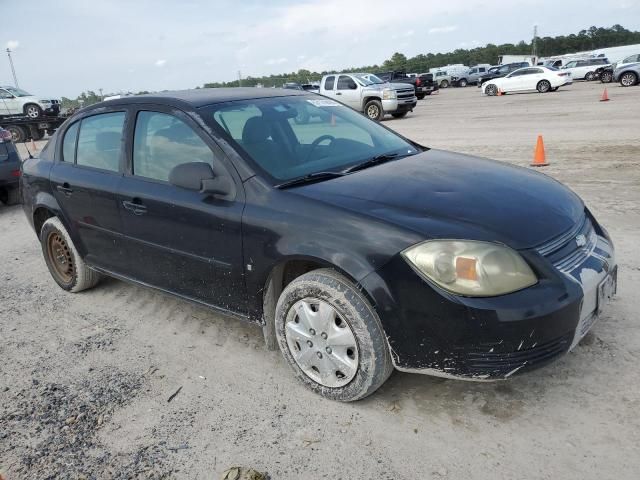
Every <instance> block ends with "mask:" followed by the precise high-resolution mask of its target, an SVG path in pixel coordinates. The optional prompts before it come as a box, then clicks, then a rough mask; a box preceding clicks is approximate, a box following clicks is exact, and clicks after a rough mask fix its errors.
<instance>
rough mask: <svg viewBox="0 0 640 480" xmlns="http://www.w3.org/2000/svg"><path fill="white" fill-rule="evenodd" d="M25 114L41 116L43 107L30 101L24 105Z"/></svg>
mask: <svg viewBox="0 0 640 480" xmlns="http://www.w3.org/2000/svg"><path fill="white" fill-rule="evenodd" d="M24 114H25V115H26V116H27V117H29V118H40V117H41V116H42V109H41V108H40V106H38V105H36V104H35V103H28V104H26V105H25V106H24Z"/></svg>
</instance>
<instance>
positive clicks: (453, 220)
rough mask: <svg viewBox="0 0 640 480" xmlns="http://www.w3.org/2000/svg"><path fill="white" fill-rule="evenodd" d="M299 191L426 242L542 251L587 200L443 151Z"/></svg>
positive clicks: (530, 175)
mask: <svg viewBox="0 0 640 480" xmlns="http://www.w3.org/2000/svg"><path fill="white" fill-rule="evenodd" d="M291 191H292V192H295V193H296V194H299V195H303V196H306V197H308V198H313V199H315V200H319V201H322V202H324V203H328V204H332V205H334V206H336V207H339V208H343V209H346V210H349V211H352V212H356V213H359V214H362V215H367V216H370V217H374V218H376V219H379V220H383V221H385V222H388V223H391V224H394V225H396V226H398V227H400V228H405V229H410V230H413V231H414V232H417V233H419V234H421V235H422V236H423V237H424V238H425V239H429V238H465V239H472V240H484V241H497V242H501V243H504V244H506V245H509V246H511V247H512V248H515V249H526V248H531V247H535V246H538V245H541V244H543V243H545V242H547V241H549V240H551V239H552V238H554V237H556V236H558V235H560V234H562V233H564V232H566V231H567V230H569V229H570V228H571V227H573V226H574V225H575V224H576V223H577V222H578V221H579V220H581V218H582V216H583V215H584V204H583V203H582V201H581V200H580V198H579V197H578V196H577V195H576V194H574V193H573V192H572V191H571V190H569V189H568V188H567V187H565V186H564V185H562V184H560V183H559V182H557V181H556V180H554V179H552V178H551V177H548V176H546V175H544V174H541V173H538V172H534V171H531V170H528V169H525V168H521V167H516V166H513V165H509V164H505V163H502V162H498V161H494V160H488V159H483V158H477V157H472V156H468V155H462V154H456V153H452V152H446V151H442V150H428V151H426V152H423V153H420V154H418V155H413V156H410V157H405V158H402V159H399V160H395V161H390V162H387V163H384V164H381V165H377V166H374V167H371V168H368V169H365V170H360V171H357V172H355V173H353V174H350V175H346V176H344V177H339V178H335V179H332V180H328V181H324V182H319V183H315V184H309V185H304V186H301V187H297V188H295V189H292V190H291ZM371 240H372V241H375V239H371Z"/></svg>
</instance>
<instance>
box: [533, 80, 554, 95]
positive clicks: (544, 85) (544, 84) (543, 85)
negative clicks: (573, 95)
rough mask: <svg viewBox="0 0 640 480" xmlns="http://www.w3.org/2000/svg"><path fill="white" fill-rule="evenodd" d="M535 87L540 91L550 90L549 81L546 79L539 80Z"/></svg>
mask: <svg viewBox="0 0 640 480" xmlns="http://www.w3.org/2000/svg"><path fill="white" fill-rule="evenodd" d="M536 89H537V90H538V91H539V92H540V93H546V92H548V91H550V90H551V83H549V81H548V80H540V81H539V82H538V86H537V87H536Z"/></svg>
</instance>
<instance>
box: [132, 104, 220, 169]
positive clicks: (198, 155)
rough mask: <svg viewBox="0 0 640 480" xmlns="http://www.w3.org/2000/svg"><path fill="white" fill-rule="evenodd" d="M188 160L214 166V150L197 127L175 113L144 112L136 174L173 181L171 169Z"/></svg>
mask: <svg viewBox="0 0 640 480" xmlns="http://www.w3.org/2000/svg"><path fill="white" fill-rule="evenodd" d="M187 162H205V163H208V164H209V165H211V166H213V152H212V151H211V149H210V148H209V147H208V146H207V144H206V143H204V141H203V140H202V139H201V138H200V137H199V136H198V134H197V133H196V132H194V131H193V129H192V128H191V127H190V126H189V125H187V124H186V123H184V122H183V121H182V120H180V119H179V118H176V117H174V116H173V115H167V114H165V113H158V112H140V113H138V118H137V120H136V130H135V135H134V139H133V174H134V175H138V176H140V177H146V178H153V179H155V180H163V181H168V180H169V172H170V171H171V169H172V168H173V167H175V166H177V165H181V164H183V163H187Z"/></svg>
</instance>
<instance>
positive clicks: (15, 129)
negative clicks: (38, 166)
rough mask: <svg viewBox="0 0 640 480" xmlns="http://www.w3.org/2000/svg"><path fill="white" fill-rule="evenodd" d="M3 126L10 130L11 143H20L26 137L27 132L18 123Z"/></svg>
mask: <svg viewBox="0 0 640 480" xmlns="http://www.w3.org/2000/svg"><path fill="white" fill-rule="evenodd" d="M5 128H6V129H7V130H8V131H9V132H11V141H12V142H13V143H22V142H24V141H25V140H26V139H27V132H25V130H24V128H22V127H19V126H18V125H9V126H7V127H5Z"/></svg>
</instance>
